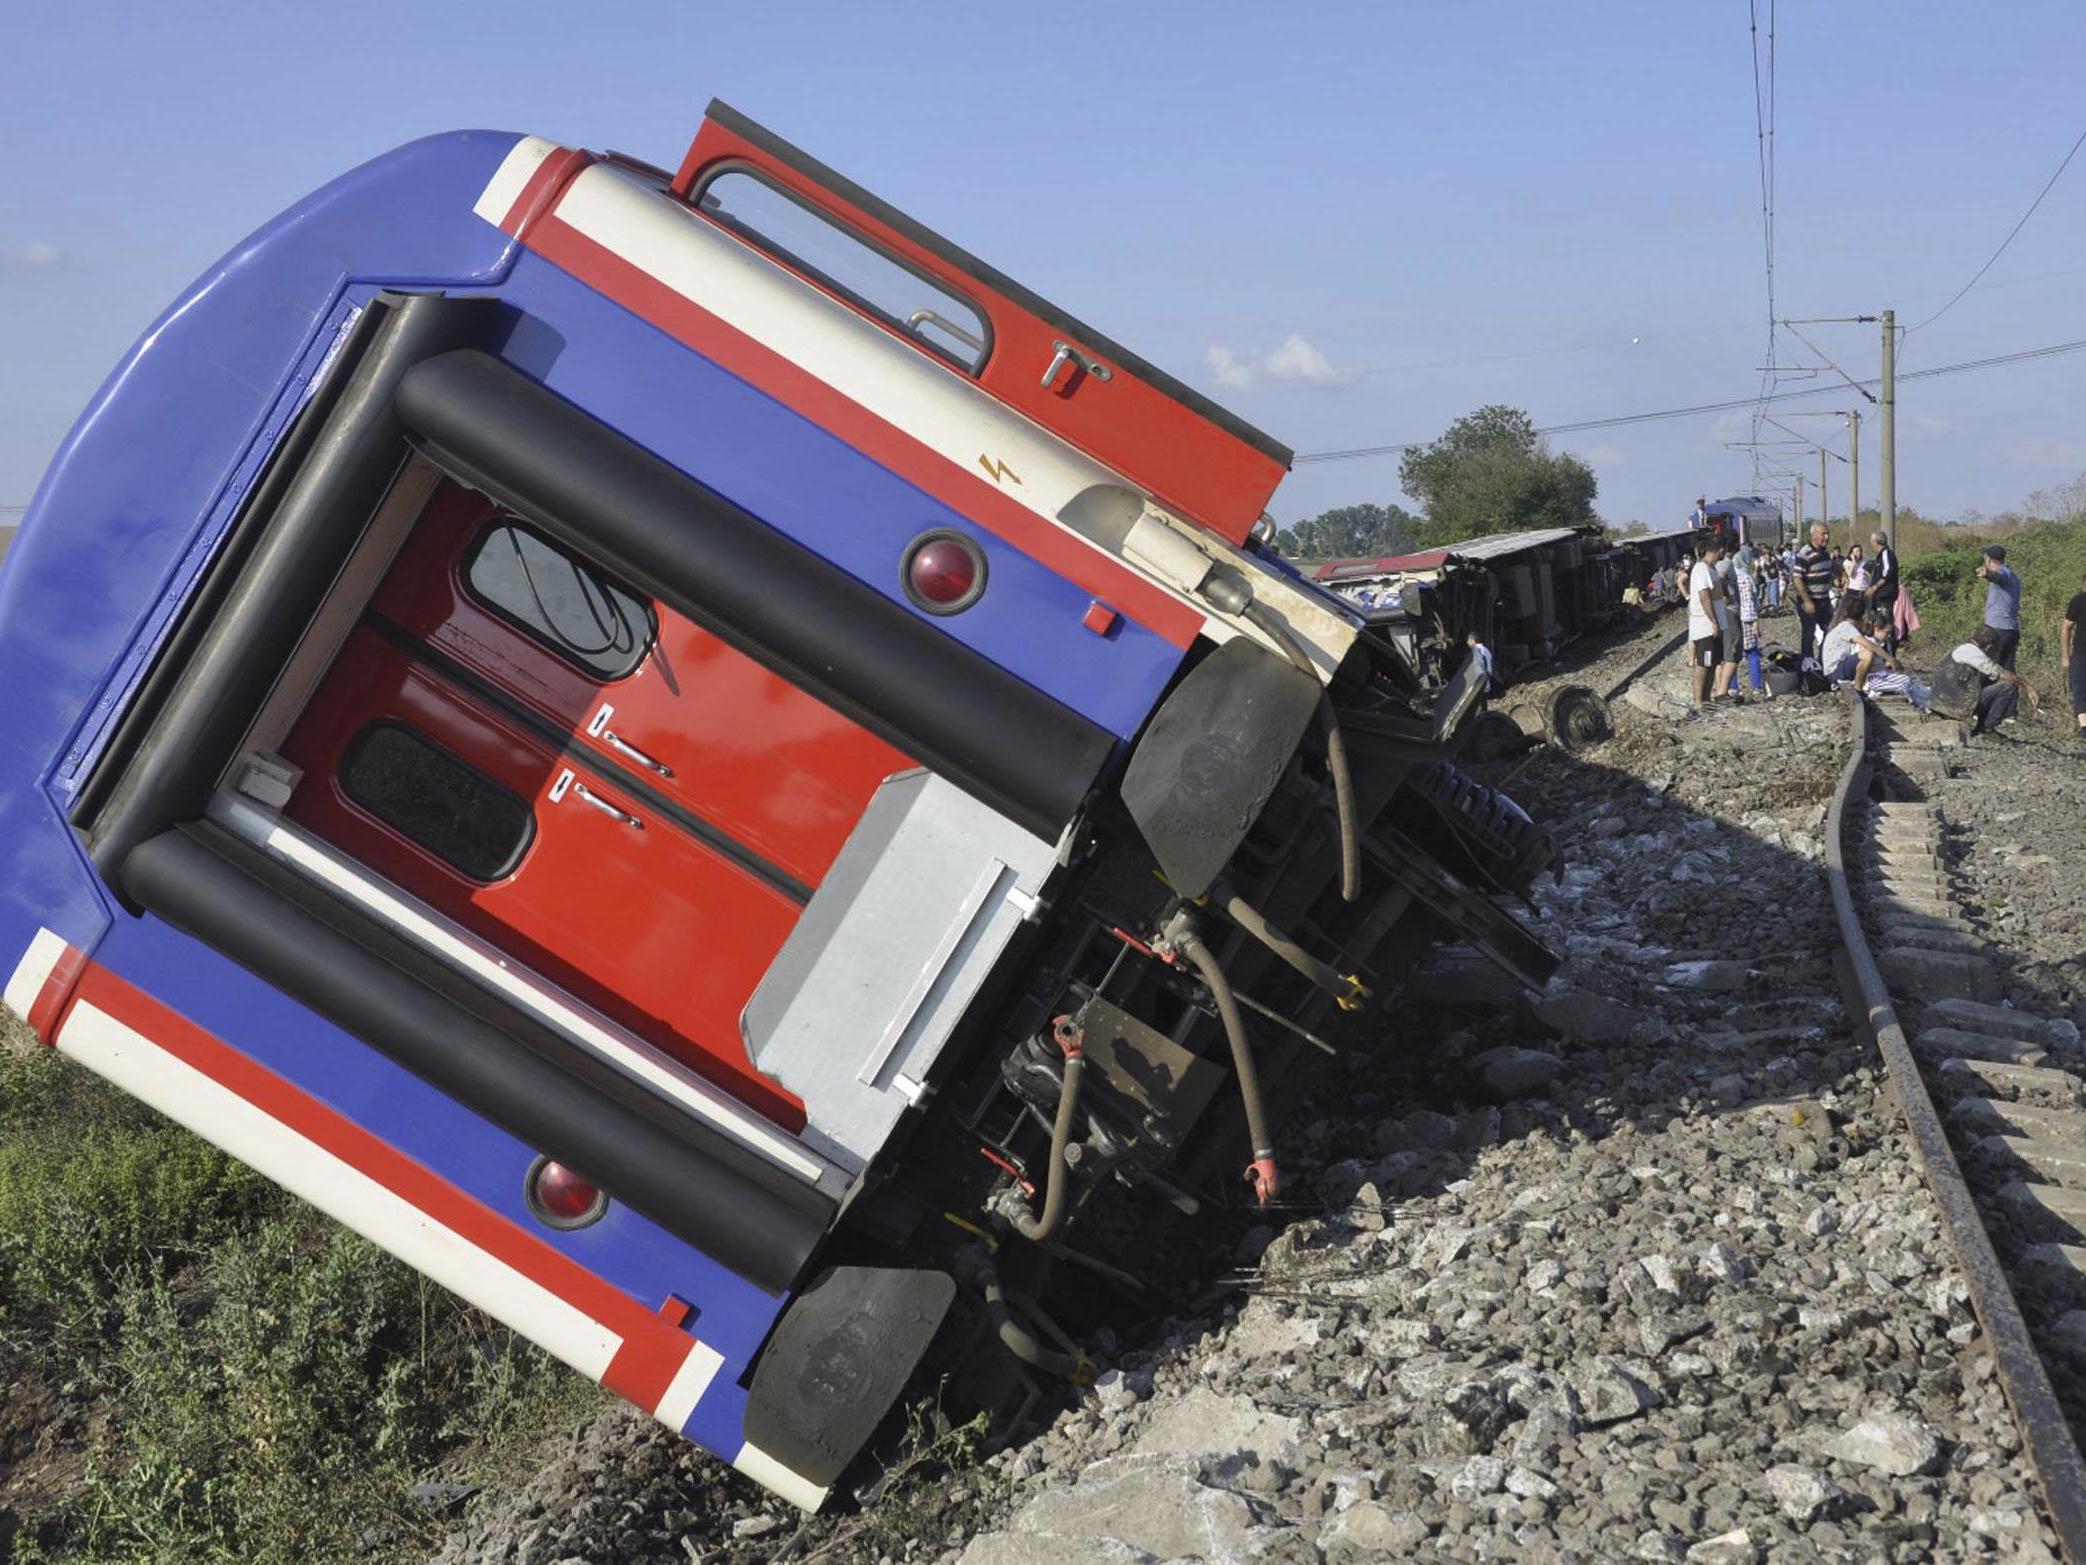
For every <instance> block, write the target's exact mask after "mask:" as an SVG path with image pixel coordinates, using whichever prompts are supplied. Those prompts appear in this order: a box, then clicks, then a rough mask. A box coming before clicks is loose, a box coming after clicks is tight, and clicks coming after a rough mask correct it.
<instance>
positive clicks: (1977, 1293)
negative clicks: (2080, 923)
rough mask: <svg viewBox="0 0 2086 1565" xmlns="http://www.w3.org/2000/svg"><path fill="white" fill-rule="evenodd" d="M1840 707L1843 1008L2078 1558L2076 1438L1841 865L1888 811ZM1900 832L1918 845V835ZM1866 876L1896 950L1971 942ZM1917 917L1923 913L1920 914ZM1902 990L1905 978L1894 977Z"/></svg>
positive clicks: (1833, 861) (1853, 698)
mask: <svg viewBox="0 0 2086 1565" xmlns="http://www.w3.org/2000/svg"><path fill="white" fill-rule="evenodd" d="M1848 716H1849V724H1850V729H1851V744H1850V754H1849V756H1848V760H1847V767H1846V770H1845V772H1844V773H1843V774H1842V776H1841V778H1840V785H1839V787H1838V788H1837V789H1836V790H1835V791H1834V793H1833V796H1832V802H1831V805H1830V807H1829V811H1828V814H1827V817H1826V841H1825V851H1826V880H1827V884H1828V887H1829V889H1830V891H1831V894H1832V901H1833V912H1834V916H1835V918H1836V919H1837V921H1838V924H1839V933H1840V954H1841V961H1842V963H1843V980H1844V982H1845V984H1846V987H1847V991H1848V1002H1849V1006H1848V1008H1849V1010H1850V1011H1851V1012H1852V1013H1854V1014H1855V1015H1856V1016H1858V1017H1861V1018H1863V1020H1864V1025H1865V1027H1866V1030H1867V1031H1868V1032H1869V1034H1870V1035H1871V1036H1873V1037H1874V1039H1875V1041H1876V1046H1877V1049H1878V1051H1879V1052H1880V1053H1881V1054H1882V1056H1883V1062H1884V1066H1885V1068H1886V1070H1887V1071H1888V1073H1889V1078H1890V1082H1891V1085H1892V1088H1893V1090H1894V1092H1895V1094H1896V1096H1897V1100H1898V1104H1899V1107H1900V1109H1901V1110H1902V1112H1903V1114H1904V1117H1905V1124H1906V1129H1907V1130H1908V1132H1909V1133H1910V1135H1911V1138H1912V1143H1913V1146H1914V1148H1915V1149H1916V1151H1917V1153H1918V1157H1919V1161H1920V1169H1921V1173H1922V1175H1923V1176H1924V1178H1925V1180H1926V1183H1927V1186H1928V1188H1929V1189H1930V1190H1931V1191H1932V1192H1933V1195H1934V1199H1935V1202H1936V1203H1937V1205H1938V1206H1939V1207H1940V1211H1941V1219H1942V1224H1943V1227H1944V1229H1945V1231H1946V1232H1947V1234H1948V1236H1949V1240H1950V1242H1951V1244H1952V1245H1953V1246H1954V1248H1955V1252H1956V1255H1957V1258H1958V1259H1959V1261H1960V1262H1961V1265H1962V1270H1963V1276H1964V1279H1965V1281H1966V1282H1967V1283H1968V1285H1969V1288H1970V1304H1971V1308H1972V1309H1973V1310H1974V1311H1975V1313H1976V1315H1977V1319H1978V1323H1979V1325H1980V1326H1981V1327H1982V1328H1983V1330H1984V1334H1985V1337H1986V1340H1987V1341H1988V1342H1989V1343H1990V1344H1991V1351H1992V1358H1993V1363H1994V1366H1995V1368H1996V1370H1997V1373H1998V1377H1999V1381H2000V1384H2001V1387H2002V1388H2003V1390H2004V1391H2005V1394H2006V1399H2007V1403H2008V1406H2009V1407H2011V1409H2012V1410H2013V1414H2014V1418H2015V1420H2016V1422H2017V1423H2018V1424H2019V1426H2020V1432H2021V1439H2022V1444H2023V1447H2024V1449H2025V1452H2026V1454H2027V1456H2028V1459H2029V1462H2030V1464H2031V1465H2032V1466H2033V1468H2034V1470H2035V1473H2036V1477H2037V1479H2038V1480H2039V1482H2040V1483H2041V1485H2042V1490H2043V1498H2044V1502H2045V1505H2046V1506H2047V1509H2048V1514H2049V1520H2050V1522H2051V1525H2052V1526H2053V1527H2054V1529H2055V1530H2056V1533H2057V1536H2058V1541H2059V1543H2060V1545H2061V1547H2062V1548H2063V1550H2064V1553H2065V1556H2066V1558H2068V1559H2070V1560H2073V1561H2075V1562H2077V1561H2086V1463H2082V1461H2081V1458H2080V1453H2079V1446H2078V1442H2077V1440H2076V1439H2075V1437H2074V1435H2073V1433H2072V1429H2071V1425H2070V1423H2069V1422H2068V1420H2067V1419H2066V1417H2065V1413H2064V1409H2063V1407H2062V1405H2061V1404H2060V1403H2059V1401H2058V1398H2057V1394H2056V1391H2055V1389H2054V1387H2053V1386H2052V1385H2051V1381H2050V1376H2049V1372H2048V1370H2047V1369H2046V1368H2045V1366H2044V1363H2043V1359H2042V1356H2041V1353H2040V1351H2039V1349H2038V1347H2037V1344H2036V1342H2035V1340H2034V1338H2033V1336H2032V1335H2031V1333H2030V1331H2029V1326H2028V1320H2027V1317H2026V1315H2025V1314H2024V1313H2023V1311H2022V1308H2021V1303H2020V1300H2019V1299H2018V1298H2017V1297H2016V1296H2015V1293H2014V1289H2013V1285H2012V1283H2011V1282H2010V1280H2009V1278H2008V1276H2007V1273H2006V1270H2005V1268H2004V1266H2003V1265H2002V1264H2001V1261H2000V1256H1999V1251H1998V1248H1997V1246H1995V1244H1994V1243H1993V1239H1992V1235H1991V1234H1990V1233H1989V1232H1988V1231H1987V1229H1986V1226H1985V1222H1984V1219H1983V1216H1982V1215H1981V1213H1980V1212H1979V1210H1978V1206H1977V1203H1976V1200H1975V1199H1974V1197H1973V1195H1972V1191H1971V1187H1970V1184H1969V1182H1968V1180H1967V1179H1966V1178H1965V1175H1964V1170H1963V1166H1962V1164H1961V1163H1960V1162H1958V1160H1957V1158H1956V1155H1955V1151H1954V1149H1953V1148H1952V1147H1951V1146H1950V1144H1949V1139H1948V1134H1947V1131H1946V1130H1945V1128H1944V1127H1943V1124H1942V1119H1941V1115H1940V1112H1939V1110H1938V1109H1937V1107H1936V1105H1935V1102H1934V1098H1933V1096H1932V1095H1931V1094H1930V1093H1929V1091H1928V1087H1927V1081H1926V1078H1925V1076H1924V1075H1923V1074H1922V1071H1921V1068H1920V1062H1919V1059H1918V1058H1917V1057H1916V1056H1915V1054H1914V1053H1913V1048H1912V1044H1911V1042H1910V1041H1909V1040H1908V1038H1907V1036H1906V1032H1905V1028H1904V1026H1903V1024H1902V1023H1901V1022H1900V1020H1899V1017H1898V1012H1897V1007H1896V1005H1895V1003H1894V1001H1893V998H1892V993H1891V985H1890V983H1889V982H1887V981H1886V978H1885V974H1884V971H1883V968H1882V967H1881V966H1880V965H1879V963H1878V961H1877V958H1876V956H1875V954H1874V953H1873V952H1872V951H1871V950H1870V947H1869V940H1868V935H1867V932H1866V930H1865V928H1864V926H1863V921H1862V916H1861V913H1862V910H1861V908H1860V907H1858V906H1857V903H1856V898H1855V886H1854V883H1853V881H1852V879H1851V878H1850V874H1849V866H1848V841H1849V838H1848V833H1849V831H1850V830H1851V829H1853V828H1855V827H1856V825H1857V824H1860V825H1864V826H1866V825H1868V824H1869V822H1868V821H1867V820H1862V821H1859V822H1858V821H1857V817H1858V816H1873V818H1874V819H1875V820H1877V821H1879V822H1880V821H1882V820H1885V819H1889V818H1890V817H1887V816H1885V815H1883V814H1882V809H1883V806H1882V803H1881V801H1880V799H1879V800H1877V802H1876V803H1875V804H1874V805H1873V806H1871V805H1870V801H1871V800H1872V799H1875V798H1876V793H1877V789H1876V786H1875V782H1876V766H1875V756H1874V754H1873V749H1872V744H1873V739H1874V730H1875V727H1876V716H1875V713H1874V711H1873V709H1872V708H1871V707H1870V705H1869V703H1868V702H1867V701H1866V700H1865V699H1863V698H1862V697H1861V696H1859V695H1853V694H1850V696H1849V707H1848ZM1901 840H1909V841H1913V842H1917V841H1918V838H1917V837H1916V836H1915V837H1911V838H1901ZM1874 883H1875V884H1876V885H1878V886H1879V887H1881V888H1883V891H1882V901H1883V903H1884V909H1883V912H1884V916H1892V914H1893V911H1900V910H1901V911H1903V912H1904V913H1905V914H1906V915H1907V921H1904V922H1900V923H1899V924H1897V925H1896V926H1895V927H1896V928H1897V929H1900V930H1903V931H1905V934H1906V938H1907V940H1908V945H1907V946H1906V947H1904V948H1902V949H1909V950H1914V951H1921V952H1922V953H1923V954H1928V953H1927V952H1926V947H1925V946H1920V945H1911V944H1909V942H1910V941H1911V940H1914V939H1922V938H1924V940H1925V941H1926V942H1927V945H1930V946H1931V947H1932V948H1933V950H1932V952H1931V956H1930V964H1929V965H1931V961H1932V960H1939V961H1942V962H1944V963H1945V962H1946V961H1947V960H1948V959H1950V958H1952V957H1959V956H1962V955H1964V954H1965V953H1964V950H1963V947H1964V946H1965V945H1966V944H1967V943H1969V937H1968V936H1967V935H1966V934H1965V933H1964V932H1963V931H1962V930H1960V929H1954V928H1951V927H1950V925H1949V922H1948V920H1947V919H1946V917H1945V916H1943V914H1942V911H1941V909H1942V904H1940V903H1938V902H1932V903H1931V905H1930V904H1929V902H1928V901H1922V900H1902V899H1903V898H1904V897H1905V895H1906V894H1905V893H1904V892H1902V891H1901V890H1900V889H1899V887H1900V886H1901V885H1903V884H1905V883H1906V882H1905V881H1904V879H1903V873H1902V872H1901V871H1894V870H1893V869H1891V868H1889V867H1887V866H1886V867H1883V868H1881V869H1880V870H1879V875H1878V878H1877V880H1876V882H1874ZM1929 884H1936V883H1935V882H1929ZM1911 920H1920V921H1922V922H1912V921H1911ZM1926 920H1931V921H1932V922H1931V923H1927V922H1924V921H1926ZM1921 930H1926V931H1927V933H1926V934H1925V935H1924V936H1923V937H1922V936H1921V935H1920V934H1919V933H1918V932H1919V931H1921ZM1900 987H1901V988H1903V987H1904V984H1903V982H1902V981H1901V982H1900ZM1972 1003H1975V1002H1972ZM1969 1036H1971V1037H1975V1036H1976V1035H1975V1034H1971V1035H1969ZM2017 1041H2018V1040H2017ZM1949 1063H1951V1064H1954V1065H1957V1066H1958V1067H1961V1066H1963V1065H1964V1061H1962V1060H1961V1059H1959V1058H1952V1059H1951V1060H1950V1062H1949ZM1987 1068H1988V1069H1989V1066H1988V1067H1987ZM2009 1068H2011V1069H2022V1068H2026V1069H2035V1068H2036V1067H2034V1066H2028V1067H2020V1066H2011V1067H2009V1066H2007V1065H2006V1064H2004V1062H2000V1069H2002V1070H2004V1069H2009Z"/></svg>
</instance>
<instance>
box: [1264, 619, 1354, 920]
mask: <svg viewBox="0 0 2086 1565" xmlns="http://www.w3.org/2000/svg"><path fill="white" fill-rule="evenodd" d="M1243 614H1244V617H1245V618H1246V619H1248V620H1250V621H1251V622H1252V623H1253V624H1255V625H1257V626H1259V627H1260V629H1261V630H1262V631H1263V632H1264V633H1265V634H1266V635H1267V637H1268V639H1269V640H1271V641H1273V642H1274V643H1275V645H1276V646H1278V647H1280V648H1281V649H1282V655H1283V656H1284V657H1286V658H1288V659H1289V661H1290V662H1292V663H1294V664H1295V665H1296V666H1297V668H1298V669H1299V670H1300V671H1301V672H1303V673H1305V674H1308V675H1310V676H1311V682H1312V683H1313V684H1314V685H1316V686H1317V687H1318V726H1319V729H1320V730H1321V731H1322V732H1323V733H1324V735H1325V764H1326V770H1327V771H1329V772H1331V773H1332V774H1333V813H1334V815H1335V817H1336V818H1337V819H1338V822H1339V826H1340V899H1341V900H1342V901H1343V902H1352V901H1354V900H1355V899H1356V898H1357V897H1359V896H1360V895H1361V894H1362V845H1361V840H1360V832H1359V830H1358V829H1357V827H1356V824H1355V808H1354V779H1353V777H1352V775H1351V774H1350V773H1349V771H1348V767H1347V737H1346V735H1344V734H1342V733H1341V732H1340V718H1339V715H1338V714H1337V713H1335V712H1334V710H1333V697H1332V693H1331V692H1330V691H1328V690H1327V689H1326V686H1325V681H1324V680H1322V679H1320V678H1319V677H1318V669H1317V666H1316V665H1315V664H1313V663H1312V661H1311V658H1310V654H1308V653H1307V652H1305V651H1304V649H1303V647H1302V645H1301V644H1299V643H1298V641H1297V639H1296V637H1294V636H1292V635H1291V634H1290V633H1289V627H1288V626H1287V625H1285V624H1283V623H1282V621H1281V620H1279V619H1277V618H1276V617H1275V616H1274V615H1273V614H1270V613H1269V612H1268V610H1267V608H1266V607H1265V606H1264V605H1262V604H1260V603H1257V602H1249V603H1247V604H1246V606H1245V609H1244V610H1243Z"/></svg>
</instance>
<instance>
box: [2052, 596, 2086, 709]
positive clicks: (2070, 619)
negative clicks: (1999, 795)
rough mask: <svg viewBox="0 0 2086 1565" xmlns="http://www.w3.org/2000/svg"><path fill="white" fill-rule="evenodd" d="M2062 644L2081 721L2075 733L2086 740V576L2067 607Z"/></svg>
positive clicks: (2067, 673)
mask: <svg viewBox="0 0 2086 1565" xmlns="http://www.w3.org/2000/svg"><path fill="white" fill-rule="evenodd" d="M2057 644H2058V648H2059V650H2060V652H2061V653H2062V654H2063V656H2062V659H2061V661H2062V663H2063V665H2064V677H2065V680H2066V682H2067V683H2068V684H2069V685H2070V686H2071V693H2072V721H2073V722H2074V723H2076V724H2078V727H2077V729H2076V730H2075V732H2074V737H2075V738H2077V739H2079V740H2080V741H2081V742H2082V743H2086V576H2081V577H2080V578H2079V590H2078V591H2077V592H2075V593H2073V594H2072V600H2071V602H2070V603H2068V604H2066V605H2065V608H2064V626H2063V629H2062V630H2061V631H2060V632H2059V640H2058V643H2057Z"/></svg>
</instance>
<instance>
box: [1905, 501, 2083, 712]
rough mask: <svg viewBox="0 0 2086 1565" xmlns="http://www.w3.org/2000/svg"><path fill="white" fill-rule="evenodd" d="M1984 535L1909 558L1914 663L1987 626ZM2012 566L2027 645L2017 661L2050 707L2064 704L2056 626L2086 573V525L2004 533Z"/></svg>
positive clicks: (2035, 526) (2036, 526) (1931, 659)
mask: <svg viewBox="0 0 2086 1565" xmlns="http://www.w3.org/2000/svg"><path fill="white" fill-rule="evenodd" d="M1984 542H1985V540H1984V538H1983V537H1982V536H1973V537H1971V538H1970V539H1968V540H1967V541H1960V542H1958V541H1951V542H1950V543H1949V545H1948V546H1947V547H1945V548H1940V549H1934V550H1930V551H1928V552H1927V553H1924V554H1920V555H1908V556H1907V557H1906V560H1905V564H1904V576H1905V582H1906V585H1907V586H1908V588H1909V589H1910V590H1911V593H1912V601H1913V603H1914V604H1915V605H1916V606H1917V607H1918V609H1919V616H1920V621H1921V626H1920V632H1919V636H1918V638H1917V639H1916V640H1915V642H1914V644H1913V645H1914V657H1915V661H1916V662H1917V663H1919V664H1920V665H1922V666H1930V665H1931V664H1933V663H1935V662H1937V661H1939V660H1940V659H1941V658H1942V657H1943V656H1945V655H1946V654H1947V652H1948V650H1949V649H1950V648H1951V647H1954V646H1956V645H1958V644H1959V643H1961V642H1963V641H1967V640H1968V639H1969V638H1970V634H1971V632H1972V631H1974V630H1976V629H1977V627H1978V626H1979V625H1980V624H1981V623H1983V620H1984V611H1985V584H1984V583H1983V582H1982V581H1980V580H1979V579H1978V577H1977V574H1976V572H1977V561H1978V556H1979V554H1980V552H1981V551H1982V549H1983V546H1984ZM2006 563H2007V564H2009V565H2011V566H2012V567H2013V568H2014V569H2015V570H2016V571H2017V572H2019V574H2020V577H2021V647H2020V652H2019V655H2018V657H2017V659H2016V662H2017V664H2018V666H2019V668H2020V670H2021V672H2022V674H2024V675H2025V676H2026V677H2027V678H2028V680H2029V682H2030V683H2031V684H2034V685H2036V686H2038V687H2039V688H2040V689H2041V690H2042V693H2043V697H2044V701H2045V702H2046V704H2048V705H2049V706H2050V707H2051V708H2052V709H2054V708H2058V707H2062V706H2063V705H2064V688H2063V685H2062V682H2061V677H2060V674H2059V671H2058V666H2057V651H2058V646H2059V642H2058V624H2059V622H2060V621H2061V620H2062V619H2063V617H2064V607H2065V605H2066V604H2067V603H2068V602H2070V601H2071V596H2072V594H2073V593H2075V592H2077V591H2078V590H2079V577H2080V574H2081V573H2082V572H2086V522H2036V523H2032V524H2030V525H2028V526H2025V527H2022V528H2020V529H2019V530H2017V531H2013V532H2010V533H2008V534H2007V535H2006Z"/></svg>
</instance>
